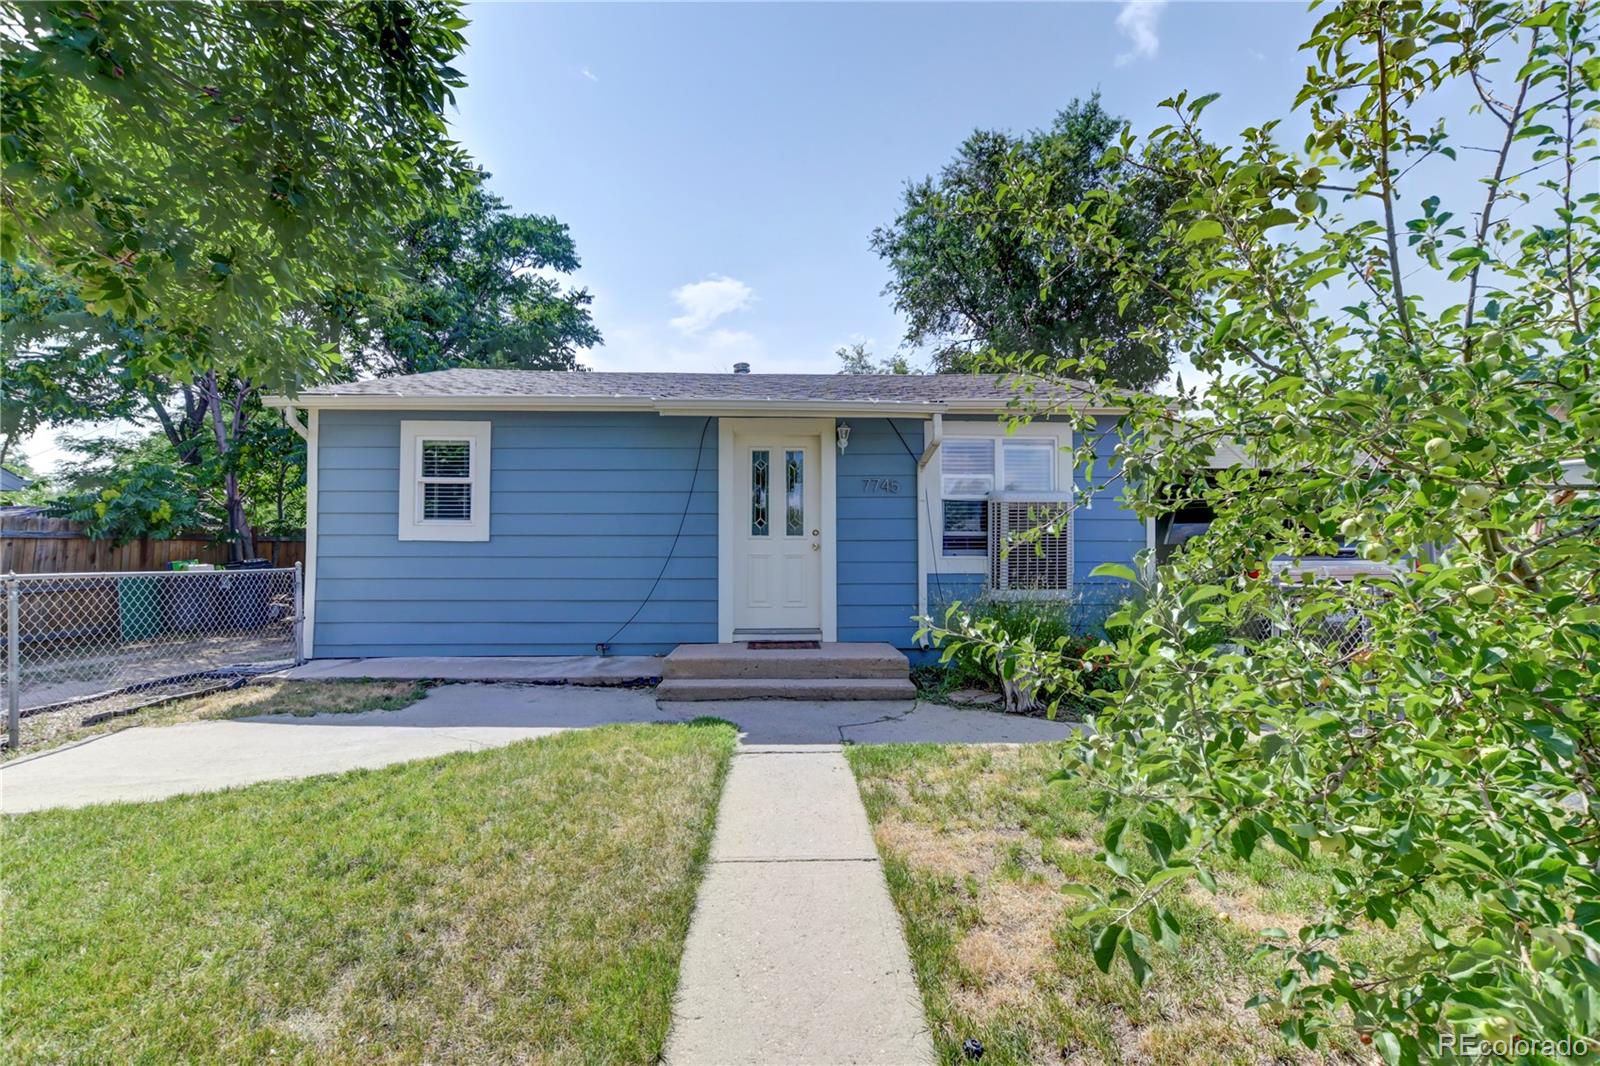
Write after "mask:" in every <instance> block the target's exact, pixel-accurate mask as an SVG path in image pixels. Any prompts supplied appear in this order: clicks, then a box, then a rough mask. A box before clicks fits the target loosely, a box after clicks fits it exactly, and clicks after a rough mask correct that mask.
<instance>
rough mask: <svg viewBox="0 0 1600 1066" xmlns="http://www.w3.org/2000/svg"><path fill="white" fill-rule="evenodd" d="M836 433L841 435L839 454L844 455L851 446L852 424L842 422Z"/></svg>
mask: <svg viewBox="0 0 1600 1066" xmlns="http://www.w3.org/2000/svg"><path fill="white" fill-rule="evenodd" d="M834 432H835V433H837V434H838V435H839V454H840V455H843V454H844V450H845V449H846V448H848V447H849V446H850V423H848V422H840V423H839V425H838V426H837V427H836V428H835V430H834Z"/></svg>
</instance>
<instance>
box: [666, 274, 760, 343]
mask: <svg viewBox="0 0 1600 1066" xmlns="http://www.w3.org/2000/svg"><path fill="white" fill-rule="evenodd" d="M672 299H673V301H674V302H676V303H677V305H678V306H679V307H680V308H682V310H683V314H681V315H679V316H678V317H676V318H674V319H672V320H671V321H670V322H669V323H668V325H670V326H671V327H672V328H673V329H675V330H677V331H678V332H679V333H682V334H684V335H686V336H693V335H694V334H697V333H700V332H701V331H702V330H704V329H705V328H706V327H708V326H710V325H711V323H713V322H715V321H716V320H717V319H719V318H721V317H722V316H723V315H728V314H732V313H733V312H735V311H743V310H746V309H748V308H749V307H750V305H751V304H753V303H755V299H756V293H755V290H754V289H752V288H751V287H750V286H748V285H746V284H745V283H744V282H742V281H740V280H738V279H737V278H725V277H722V276H721V275H718V274H713V275H711V276H710V277H709V278H707V279H706V280H704V281H692V282H690V283H689V284H687V285H680V286H679V287H678V288H677V289H674V290H673V293H672Z"/></svg>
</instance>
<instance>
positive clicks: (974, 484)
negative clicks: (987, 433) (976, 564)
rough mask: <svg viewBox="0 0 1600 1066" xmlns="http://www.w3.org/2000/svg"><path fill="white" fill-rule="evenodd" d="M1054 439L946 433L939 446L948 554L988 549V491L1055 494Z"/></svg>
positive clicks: (941, 495) (969, 552) (943, 551)
mask: <svg viewBox="0 0 1600 1066" xmlns="http://www.w3.org/2000/svg"><path fill="white" fill-rule="evenodd" d="M1057 447H1058V445H1057V442H1056V439H1055V438H1054V437H1005V438H995V437H946V438H945V439H944V442H943V443H942V444H941V445H940V446H939V462H940V468H939V469H940V482H941V483H940V497H941V498H942V500H943V502H944V525H943V538H944V539H943V545H942V548H941V551H942V553H943V554H944V555H947V556H948V555H984V554H987V552H988V550H989V506H988V498H989V495H990V493H993V492H996V491H1001V492H1020V493H1025V492H1041V493H1048V492H1054V491H1055V487H1056V476H1055V473H1056V450H1057Z"/></svg>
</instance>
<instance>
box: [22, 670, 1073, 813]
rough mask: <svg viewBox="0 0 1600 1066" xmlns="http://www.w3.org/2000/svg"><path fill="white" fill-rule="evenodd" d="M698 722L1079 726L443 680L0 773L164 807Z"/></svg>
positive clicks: (128, 733)
mask: <svg viewBox="0 0 1600 1066" xmlns="http://www.w3.org/2000/svg"><path fill="white" fill-rule="evenodd" d="M369 661H370V660H369ZM700 715H713V716H716V717H719V718H726V719H728V720H729V721H731V722H734V723H735V724H736V725H738V727H739V729H740V731H741V733H742V734H743V736H744V740H745V742H746V743H749V744H788V745H824V746H831V747H833V748H837V746H838V745H839V744H840V743H841V742H844V741H850V742H853V743H859V744H882V743H897V742H911V741H933V742H939V743H955V744H1015V743H1022V742H1027V741H1036V740H1057V739H1060V738H1061V737H1064V736H1066V735H1067V732H1068V730H1069V729H1070V727H1069V726H1067V725H1065V724H1062V723H1058V722H1047V721H1044V720H1042V719H1037V718H1018V717H1013V716H1010V715H1004V714H997V713H994V712H990V711H977V710H958V709H956V708H953V707H943V706H939V705H937V704H914V703H912V702H911V701H909V700H903V701H893V702H887V703H871V702H850V703H819V702H809V701H803V700H781V701H765V700H752V701H740V702H732V703H669V704H664V705H662V706H657V704H656V702H655V699H654V697H653V695H652V693H651V692H650V690H648V689H627V688H581V687H562V686H550V685H491V684H462V685H442V686H440V687H438V688H434V689H430V690H429V692H428V695H427V696H426V697H424V698H423V699H422V700H419V701H418V702H416V703H414V704H412V705H411V706H410V707H406V708H404V709H402V710H398V711H368V712H365V713H363V714H323V715H312V716H308V717H305V718H296V717H293V716H284V715H280V716H266V717H258V718H241V719H236V720H233V721H219V722H189V723H185V724H183V725H171V726H147V727H135V728H130V729H124V730H121V731H119V732H115V733H107V734H104V735H102V736H99V737H96V738H94V739H92V740H89V741H86V742H84V743H81V744H76V745H72V746H69V747H64V748H60V749H57V750H55V751H51V752H45V753H42V754H40V755H37V756H25V757H23V758H21V759H18V760H17V761H15V762H11V763H7V764H5V766H4V768H0V811H5V812H7V813H15V812H19V811H32V810H39V809H41V808H44V807H81V806H83V805H85V804H89V803H109V802H113V801H119V800H149V799H159V798H161V797H163V796H173V795H177V794H179V793H184V792H204V791H207V790H211V789H219V788H229V787H232V786H234V785H247V784H250V783H252V782H256V781H274V780H283V779H286V778H293V777H309V776H311V775H314V774H329V773H338V772H341V771H344V770H354V769H360V768H364V767H373V766H384V765H387V764H389V763H394V762H404V761H405V760H407V759H422V758H427V757H429V756H433V755H443V754H445V753H447V752H452V751H465V750H468V749H473V748H485V747H494V746H496V745H500V744H509V743H511V742H512V741H516V740H525V739H527V738H529V737H542V736H548V735H550V734H551V733H558V732H560V731H562V730H564V729H585V728H589V727H591V726H597V725H605V724H606V723H608V722H662V721H688V720H689V719H691V718H694V717H698V716H700Z"/></svg>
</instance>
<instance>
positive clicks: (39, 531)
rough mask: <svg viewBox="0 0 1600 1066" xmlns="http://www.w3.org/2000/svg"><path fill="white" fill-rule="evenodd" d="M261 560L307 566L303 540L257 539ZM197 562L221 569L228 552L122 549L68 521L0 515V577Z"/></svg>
mask: <svg viewBox="0 0 1600 1066" xmlns="http://www.w3.org/2000/svg"><path fill="white" fill-rule="evenodd" d="M256 557H257V558H258V559H265V560H267V562H268V564H269V565H271V566H274V567H283V566H293V565H294V564H295V563H301V562H304V561H305V557H306V542H305V540H304V539H302V538H298V537H263V536H261V535H259V534H257V536H256ZM178 559H198V560H199V561H200V562H202V563H215V564H217V565H218V566H221V565H222V564H223V563H225V562H227V561H228V546H227V544H224V543H219V542H217V541H214V540H211V539H210V538H207V537H198V536H194V537H173V538H171V539H170V540H154V539H151V538H149V537H146V538H143V539H141V540H134V541H129V542H128V543H127V544H123V545H121V546H120V547H118V546H115V545H113V544H112V543H111V542H110V541H109V540H93V539H91V538H90V537H87V536H85V535H84V533H83V527H82V526H80V525H79V524H78V523H76V522H72V521H69V520H68V519H65V518H49V517H47V516H45V515H39V514H24V515H0V573H6V572H9V571H14V572H16V573H18V574H68V573H78V574H81V573H120V572H123V571H129V570H165V569H167V568H168V566H169V564H171V563H172V562H173V561H174V560H178Z"/></svg>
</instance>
